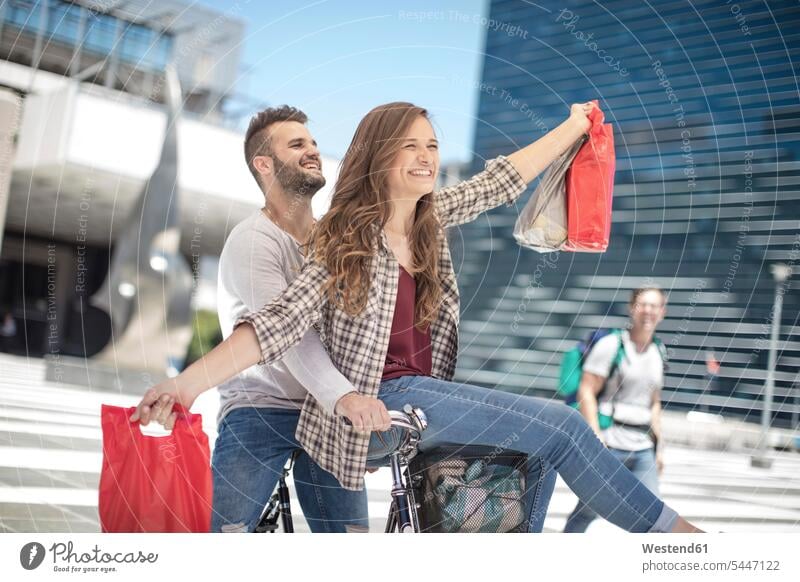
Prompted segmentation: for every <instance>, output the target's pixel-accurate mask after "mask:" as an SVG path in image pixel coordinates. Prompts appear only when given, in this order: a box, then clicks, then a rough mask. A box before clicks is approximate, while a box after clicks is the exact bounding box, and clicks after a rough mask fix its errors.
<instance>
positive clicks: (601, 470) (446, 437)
mask: <svg viewBox="0 0 800 582" xmlns="http://www.w3.org/2000/svg"><path fill="white" fill-rule="evenodd" d="M378 398H380V399H381V400H382V401H383V403H384V404H385V405H386V408H388V409H390V410H402V408H403V405H404V404H407V403H408V404H411V405H413V406H418V407H420V408H421V409H422V410H423V411H424V412H425V415H426V416H427V417H428V429H427V430H426V431H425V432H423V433H422V440H421V442H420V450H422V451H426V450H430V449H433V448H435V447H437V446H441V445H445V444H455V445H464V444H475V445H485V446H491V447H506V448H511V449H514V450H517V451H519V452H522V453H526V454H527V455H528V457H529V460H530V461H533V462H531V463H530V464H531V465H532V466H533V472H534V475H532V476H531V477H532V478H531V477H529V479H530V482H531V483H537V487H535V488H534V490H533V491H532V492H530V491H529V500H530V504H529V506H528V507H529V512H530V516H529V528H530V530H531V531H541V524H542V523H543V521H544V514H545V512H546V509H547V505H548V503H549V501H550V496H551V494H552V491H553V481H554V478H555V475H554V474H553V470H555V471H556V472H558V473H559V474H560V475H561V477H562V478H563V479H564V481H565V482H566V483H567V485H569V487H570V488H571V489H572V490H573V491H574V492H575V493H576V494H577V496H578V497H579V498H580V499H582V500H583V501H585V502H586V503H587V504H588V505H589V507H591V508H592V509H593V510H594V511H595V512H597V513H598V514H600V515H601V516H602V517H604V518H605V519H607V520H608V521H610V522H611V523H613V524H615V525H617V526H619V527H621V528H623V529H625V530H627V531H631V532H648V531H649V532H665V531H670V530H671V529H672V527H673V525H674V523H675V520H676V519H677V517H678V514H677V513H675V511H674V510H672V509H671V508H670V507H668V506H667V505H666V504H665V503H664V502H663V501H661V500H659V499H658V498H657V497H656V496H655V495H653V493H651V492H650V490H649V489H648V488H647V487H646V486H645V485H643V484H642V483H641V482H640V481H639V480H638V479H637V478H636V477H634V476H633V475H632V474H631V472H630V471H628V470H627V469H626V468H625V467H624V465H622V463H620V462H619V461H618V460H617V458H616V457H615V456H614V455H612V454H611V453H610V452H609V451H608V449H606V447H605V446H603V443H601V442H600V440H599V439H598V438H597V436H596V435H595V434H594V431H592V429H591V428H590V427H589V425H588V424H587V423H586V421H584V419H583V417H582V416H581V415H580V413H579V412H578V411H576V410H575V409H573V408H570V407H569V406H566V405H564V404H563V403H561V402H550V401H547V400H544V399H541V398H533V397H530V396H520V395H517V394H510V393H508V392H502V391H500V390H489V389H487V388H480V387H478V386H471V385H469V384H459V383H456V382H445V381H443V380H437V379H435V378H431V377H428V376H402V377H400V378H394V379H392V380H386V381H384V382H382V383H381V386H380V391H379V393H378ZM509 442H513V446H509V445H508V443H509ZM548 473H549V474H550V475H548ZM542 475H544V478H541V476H542ZM540 485H541V486H540Z"/></svg>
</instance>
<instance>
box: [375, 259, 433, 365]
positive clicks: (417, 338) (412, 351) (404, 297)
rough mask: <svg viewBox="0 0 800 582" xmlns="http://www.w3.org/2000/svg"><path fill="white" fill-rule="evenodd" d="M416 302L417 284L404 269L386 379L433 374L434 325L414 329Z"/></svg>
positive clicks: (401, 275) (396, 305) (387, 360)
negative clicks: (421, 329) (432, 346)
mask: <svg viewBox="0 0 800 582" xmlns="http://www.w3.org/2000/svg"><path fill="white" fill-rule="evenodd" d="M416 300H417V283H416V281H415V280H414V277H412V276H411V275H409V273H408V271H406V270H405V269H404V268H403V267H402V266H401V267H400V279H399V280H398V282H397V302H396V304H395V307H394V318H393V319H392V335H391V336H390V337H389V351H388V352H387V353H386V364H384V366H383V378H382V379H383V380H389V379H391V378H399V377H400V376H430V375H431V370H432V367H433V365H432V362H431V326H430V325H428V326H427V327H426V328H425V331H424V332H423V331H420V330H419V329H417V328H416V327H414V304H415V303H416Z"/></svg>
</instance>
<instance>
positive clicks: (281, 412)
mask: <svg viewBox="0 0 800 582" xmlns="http://www.w3.org/2000/svg"><path fill="white" fill-rule="evenodd" d="M299 417H300V411H299V410H288V409H283V408H254V407H246V408H236V409H234V410H232V411H230V412H229V413H228V414H226V415H225V417H224V418H223V419H222V422H221V423H220V426H219V436H217V441H216V444H215V447H214V454H213V457H212V461H211V469H212V475H213V480H214V498H213V503H212V511H211V532H213V533H218V532H252V531H253V530H254V529H255V527H256V526H257V525H258V520H259V518H260V517H261V514H262V512H263V510H264V507H265V506H266V505H267V502H268V501H269V498H270V496H271V495H272V492H273V490H274V489H275V486H276V485H277V484H278V480H279V479H280V476H281V472H282V471H283V467H284V466H285V465H286V462H287V461H288V460H289V457H290V456H291V454H292V453H293V452H294V451H295V450H298V449H300V445H299V444H298V442H297V440H296V439H295V437H294V431H295V428H296V427H297V421H298V419H299ZM292 476H293V479H294V488H295V490H296V492H297V498H298V500H299V501H300V507H301V508H302V510H303V515H304V516H305V518H306V521H307V522H308V525H309V528H310V529H311V531H312V532H330V533H342V532H347V531H351V532H357V531H361V532H365V531H367V530H368V528H369V520H368V516H367V491H366V490H362V491H348V490H347V489H343V488H342V487H341V486H340V485H339V483H338V482H337V481H336V479H335V478H334V477H333V475H331V474H330V473H328V472H327V471H324V470H323V469H321V468H320V467H319V465H317V464H316V463H315V462H314V461H313V460H312V459H311V458H310V457H309V456H308V454H306V453H305V452H302V451H301V452H300V454H299V455H298V457H297V459H296V460H295V464H294V468H293V469H292Z"/></svg>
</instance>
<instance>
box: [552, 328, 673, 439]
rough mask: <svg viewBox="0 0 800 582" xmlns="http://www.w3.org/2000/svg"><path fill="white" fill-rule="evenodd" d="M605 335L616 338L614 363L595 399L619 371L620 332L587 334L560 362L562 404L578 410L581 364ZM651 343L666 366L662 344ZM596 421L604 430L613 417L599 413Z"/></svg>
mask: <svg viewBox="0 0 800 582" xmlns="http://www.w3.org/2000/svg"><path fill="white" fill-rule="evenodd" d="M607 335H614V336H616V337H617V342H618V347H617V353H616V355H615V356H614V361H613V362H611V368H610V369H609V371H608V378H606V383H605V384H604V385H603V388H602V390H600V393H599V394H598V395H597V399H598V400H600V397H601V396H602V395H603V393H604V392H605V390H606V385H607V384H608V379H610V378H611V377H612V376H613V375H614V373H615V372H616V371H617V370H618V369H619V365H620V364H621V363H622V360H623V359H624V358H625V346H624V344H623V342H622V330H621V329H596V330H594V331H592V332H589V334H588V335H587V336H586V338H585V339H583V340H582V341H580V342H578V343H577V344H575V346H574V347H573V348H572V349H570V350H569V351H567V352H566V353H565V354H564V357H563V358H562V360H561V371H560V374H559V378H558V393H559V394H560V395H561V396H562V397H563V398H564V402H566V403H567V404H568V405H569V406H571V407H573V408H576V409H577V408H579V403H578V388H579V387H580V384H581V376H582V375H583V363H584V361H585V359H586V356H587V355H588V353H589V352H590V351H591V350H592V348H593V347H594V346H595V344H596V343H597V342H598V341H600V340H601V339H602V338H604V337H606V336H607ZM653 343H654V344H656V346H657V347H658V352H659V354H661V360H662V361H663V362H664V363H665V364H666V361H667V354H666V350H665V349H664V344H663V342H662V341H661V340H660V339H658V338H657V337H653ZM597 420H598V422H599V424H600V430H605V429H607V428H608V427H610V426H611V425H612V424H613V423H614V419H613V417H611V416H609V415H606V414H601V413H600V412H598V413H597Z"/></svg>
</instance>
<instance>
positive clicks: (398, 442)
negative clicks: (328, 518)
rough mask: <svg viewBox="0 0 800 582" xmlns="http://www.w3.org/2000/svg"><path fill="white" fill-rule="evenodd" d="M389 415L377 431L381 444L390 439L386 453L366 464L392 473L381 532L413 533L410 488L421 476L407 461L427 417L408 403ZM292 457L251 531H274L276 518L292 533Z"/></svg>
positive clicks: (415, 516)
mask: <svg viewBox="0 0 800 582" xmlns="http://www.w3.org/2000/svg"><path fill="white" fill-rule="evenodd" d="M389 417H390V418H391V419H392V424H391V428H390V429H389V430H388V431H386V432H385V433H377V434H378V438H379V439H380V440H381V441H382V443H383V444H384V445H387V442H386V439H387V438H390V439H391V444H390V445H389V446H388V447H387V449H388V452H387V453H385V454H384V455H383V456H381V457H379V458H374V459H368V460H367V467H368V468H371V469H372V468H378V467H386V466H388V467H389V468H390V469H391V472H392V491H391V495H392V502H391V505H390V506H389V516H388V517H387V518H386V528H385V530H384V531H385V532H386V533H393V532H397V533H416V532H419V531H421V528H420V521H419V514H418V510H419V508H420V506H419V504H417V502H416V499H415V497H414V489H415V487H416V486H417V485H418V484H419V481H420V479H421V477H419V476H418V475H412V474H411V472H410V471H409V462H410V461H411V459H413V458H414V457H415V456H416V455H417V452H418V449H417V445H418V444H419V441H420V438H421V437H422V432H423V431H424V430H425V429H426V428H427V427H428V419H427V417H426V416H425V413H424V412H423V411H422V410H421V409H420V408H415V407H413V406H411V405H410V404H406V405H405V406H404V407H403V410H402V411H399V410H390V411H389ZM387 435H388V437H387ZM294 460H295V455H292V457H291V458H290V459H289V462H288V463H287V465H286V467H284V469H283V473H282V475H281V477H280V480H279V482H278V487H277V488H276V490H275V493H273V494H272V496H271V497H270V500H269V502H268V503H267V506H266V508H265V509H264V512H263V514H262V516H261V519H259V522H258V525H257V526H256V528H255V533H275V532H276V531H277V530H278V527H279V526H278V522H279V521H280V522H281V527H282V529H283V532H284V533H294V521H293V519H292V509H291V503H290V501H289V487H288V485H287V484H286V478H287V477H288V476H289V473H290V472H291V470H292V467H293V465H294Z"/></svg>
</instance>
